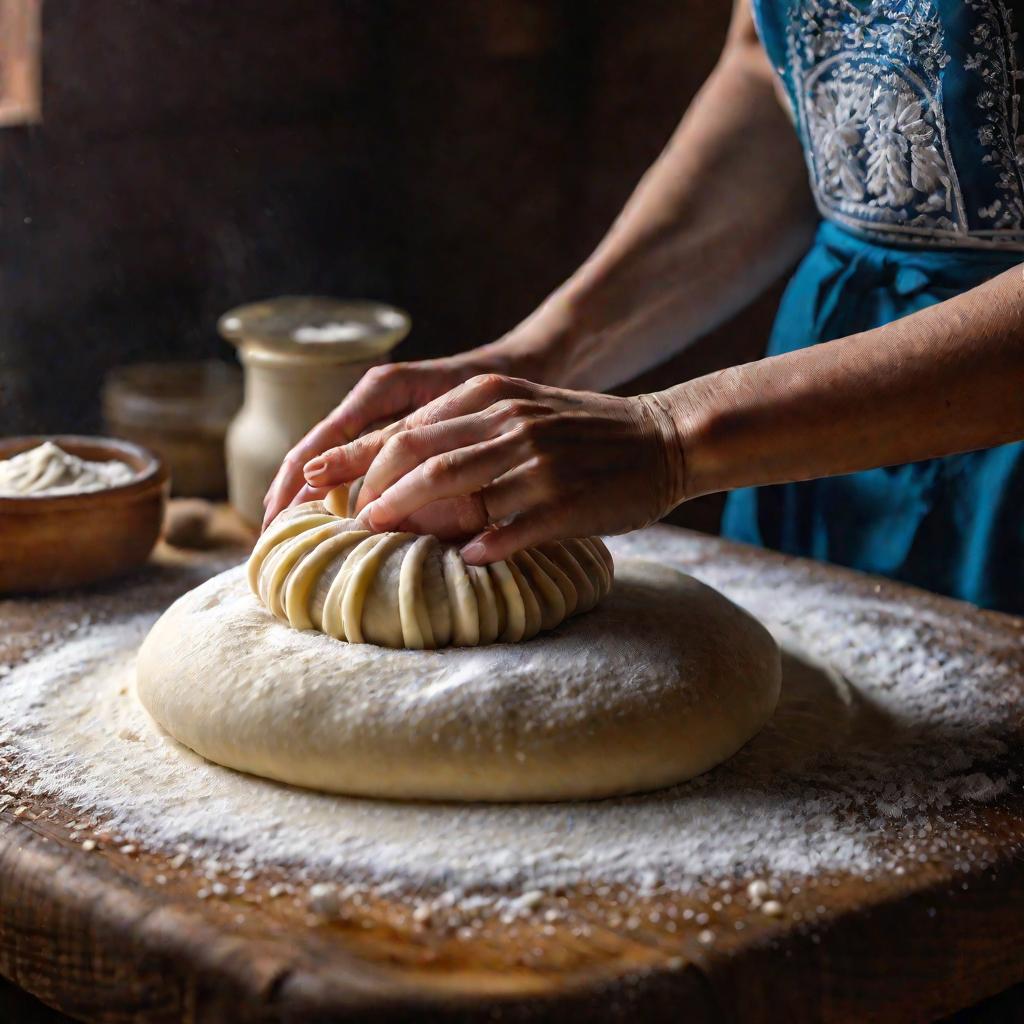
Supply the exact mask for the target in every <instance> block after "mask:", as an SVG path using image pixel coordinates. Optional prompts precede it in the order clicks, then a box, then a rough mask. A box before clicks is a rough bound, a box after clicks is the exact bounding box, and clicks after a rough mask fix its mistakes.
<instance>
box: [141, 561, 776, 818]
mask: <svg viewBox="0 0 1024 1024" xmlns="http://www.w3.org/2000/svg"><path fill="white" fill-rule="evenodd" d="M618 569H619V571H618V578H617V580H616V585H615V589H614V591H613V592H612V594H611V595H610V596H609V597H608V599H607V600H605V601H604V602H602V603H601V604H600V605H599V606H598V607H597V608H595V609H594V610H593V611H592V612H590V613H589V614H588V615H584V616H582V617H580V618H578V619H573V620H570V621H568V622H565V623H563V624H562V625H561V626H559V627H557V628H555V629H553V630H552V631H551V632H548V633H543V634H541V635H540V636H538V637H536V638H535V639H533V640H532V641H530V642H529V643H525V644H497V645H492V646H488V647H476V648H472V647H470V648H460V647H449V648H445V649H443V650H438V651H409V650H391V649H388V648H384V647H376V646H372V645H369V644H339V643H337V642H336V641H335V640H333V639H332V638H330V637H328V636H325V635H323V634H321V633H317V632H314V631H309V630H307V631H302V632H300V631H298V630H294V629H290V628H288V626H286V625H284V624H283V623H281V622H278V621H277V620H276V619H274V618H273V617H272V616H270V615H268V614H267V612H266V610H265V609H264V608H262V607H261V606H260V605H259V603H258V602H257V601H255V600H254V599H253V596H252V594H251V593H250V592H249V588H248V586H247V585H246V580H245V571H244V569H243V568H242V567H238V568H236V569H231V570H229V571H228V572H226V573H222V574H221V575H220V576H217V577H214V578H213V579H212V580H209V581H207V582H206V583H204V584H203V585H202V586H200V587H198V588H197V589H195V590H193V591H191V592H190V593H188V594H186V595H184V596H183V597H182V598H180V599H179V600H178V601H176V602H175V603H174V604H173V605H172V606H171V608H170V609H169V610H168V611H167V612H166V613H165V614H164V615H163V616H162V617H161V618H160V620H159V621H158V622H157V623H156V625H155V626H154V627H153V629H152V631H151V632H150V634H149V636H148V637H147V638H146V641H145V643H144V644H143V645H142V648H141V651H140V653H139V660H138V693H139V696H140V698H141V699H142V702H143V704H144V705H145V706H146V708H147V709H148V710H149V712H150V714H152V715H153V717H154V718H155V719H156V720H157V721H158V722H159V723H160V724H161V725H162V726H163V727H164V728H165V729H166V730H167V731H168V732H169V733H170V734H171V735H172V736H174V737H175V738H176V739H178V740H179V741H181V742H182V743H184V744H186V745H187V746H189V747H191V748H192V749H193V750H195V751H197V752H198V753H200V754H202V755H203V756H205V757H207V758H209V759H210V760H212V761H216V762H218V763H220V764H223V765H227V766H229V767H232V768H237V769H240V770H242V771H247V772H252V773H254V774H257V775H263V776H266V777H268V778H272V779H278V780H281V781H283V782H289V783H293V784H295V785H299V786H308V787H311V788H315V789H321V790H327V791H332V792H338V793H348V794H352V795H357V796H372V797H393V798H399V799H436V800H558V799H571V798H587V797H602V796H610V795H612V794H616V793H628V792H635V791H640V790H645V789H654V788H657V787H661V786H665V785H669V784H670V783H674V782H679V781H682V780H685V779H688V778H691V777H693V776H695V775H699V774H700V773H702V772H705V771H707V770H708V769H709V768H712V767H713V766H714V765H716V764H718V763H719V762H721V761H723V760H725V759H726V758H728V757H729V756H731V755H732V754H733V753H735V752H736V750H738V749H739V748H740V747H741V746H742V745H743V744H744V743H745V742H746V741H747V740H748V739H750V738H751V737H752V736H754V735H755V734H756V733H757V732H758V731H759V730H760V729H761V727H762V726H763V725H764V724H765V722H766V721H767V720H768V718H769V717H770V716H771V714H772V712H773V710H774V708H775V704H776V701H777V699H778V694H779V683H780V677H781V669H780V659H779V651H778V647H777V646H776V643H775V641H774V640H773V639H772V637H771V635H770V634H769V633H768V631H767V630H766V629H765V628H764V627H763V626H761V624H760V623H759V622H757V621H756V620H755V619H754V618H752V617H751V616H750V615H749V614H747V613H746V612H745V611H743V610H741V609H740V608H738V607H737V606H736V605H734V604H733V603H732V602H731V601H729V600H728V599H727V598H725V597H724V596H723V595H722V594H720V593H719V592H718V591H716V590H712V589H711V588H710V587H707V586H704V585H703V584H701V583H698V582H697V581H696V580H694V579H692V578H691V577H689V576H686V575H684V574H682V573H680V572H677V571H675V570H672V569H668V568H665V567H663V566H661V565H658V564H656V563H654V562H649V561H639V560H633V559H628V560H626V561H625V562H624V563H621V564H620V565H619V567H618Z"/></svg>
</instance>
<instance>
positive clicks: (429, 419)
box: [405, 373, 538, 429]
mask: <svg viewBox="0 0 1024 1024" xmlns="http://www.w3.org/2000/svg"><path fill="white" fill-rule="evenodd" d="M537 390H538V386H537V385H535V384H531V383H530V382H529V381H525V380H519V379H518V378H516V377H503V376H501V374H497V373H484V374H480V375H478V376H476V377H470V379H469V380H467V381H465V382H464V383H462V384H459V385H457V386H456V387H454V388H452V389H451V390H450V391H447V392H445V394H443V395H441V396H440V397H439V398H435V399H434V401H432V402H428V403H427V404H426V405H424V406H423V407H422V408H420V409H417V410H416V412H414V413H412V414H410V415H409V416H407V417H406V418H405V425H406V429H409V428H412V427H423V426H426V425H427V424H430V423H440V422H441V421H442V420H450V419H454V418H455V417H456V416H465V415H467V414H469V413H473V412H481V411H483V410H484V409H486V408H488V407H489V406H492V405H494V404H495V403H496V402H500V401H501V400H502V399H515V398H526V399H528V398H532V397H533V396H534V395H535V393H536V392H537Z"/></svg>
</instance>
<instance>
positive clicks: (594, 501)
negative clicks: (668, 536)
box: [304, 374, 687, 565]
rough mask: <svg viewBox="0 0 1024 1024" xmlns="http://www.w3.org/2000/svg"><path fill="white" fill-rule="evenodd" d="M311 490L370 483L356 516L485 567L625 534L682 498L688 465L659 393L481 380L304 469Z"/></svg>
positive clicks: (326, 454) (489, 377)
mask: <svg viewBox="0 0 1024 1024" xmlns="http://www.w3.org/2000/svg"><path fill="white" fill-rule="evenodd" d="M304 472H305V476H306V480H307V481H308V484H309V486H310V487H311V488H315V489H317V490H318V491H320V490H322V489H324V488H329V487H334V486H338V485H340V484H343V483H348V482H349V481H352V480H355V479H356V478H357V477H359V476H363V475H365V480H364V482H363V486H362V490H361V491H360V493H359V501H358V506H357V507H358V509H359V511H360V516H361V518H362V519H363V520H364V521H365V522H366V523H367V524H368V525H369V526H370V527H371V528H372V529H374V530H377V531H388V530H397V529H401V528H404V527H410V528H413V529H416V530H418V531H419V532H430V533H435V534H437V535H438V536H442V537H449V538H454V537H459V538H465V537H467V536H470V535H474V534H475V536H472V539H471V540H470V541H469V542H468V543H467V544H465V546H464V547H463V548H462V554H463V557H464V558H465V559H466V561H467V562H469V563H471V564H476V565H483V564H486V563H489V562H494V561H497V560H499V559H502V558H506V557H507V556H509V555H511V554H513V553H514V552H516V551H518V550H520V549H521V548H524V547H529V546H530V545H534V544H540V543H543V542H544V541H550V540H558V539H563V538H566V537H582V536H588V535H591V534H602V533H605V534H607V533H624V532H626V531H627V530H633V529H637V528H639V527H641V526H647V525H648V524H650V523H652V522H654V521H655V520H657V519H659V518H661V516H663V515H664V514H665V513H666V512H668V511H669V510H670V509H672V508H673V507H674V506H675V505H677V504H678V503H679V502H680V501H682V500H683V499H684V498H685V497H686V496H687V494H686V490H687V488H686V472H685V457H684V452H683V450H682V446H681V444H680V441H679V436H678V432H677V430H676V427H675V424H674V421H673V419H672V417H671V415H670V414H669V412H668V410H667V408H665V407H664V406H663V405H662V404H661V403H660V402H659V397H658V396H656V395H641V396H638V397H636V398H619V397H615V396H612V395H602V394H596V393H592V392H585V391H567V390H564V389H561V388H553V387H546V386H544V385H541V384H532V383H530V382H529V381H525V380H518V379H516V378H513V377H504V376H500V375H498V374H484V375H482V376H478V377H473V378H472V379H470V380H468V381H466V383H464V384H461V385H459V386H458V387H456V388H453V389H452V390H451V391H449V392H448V393H447V394H444V395H442V396H441V397H440V398H438V399H435V400H434V401H433V402H430V403H429V404H428V405H425V406H423V407H422V408H421V409H418V410H417V411H416V412H414V413H412V414H411V415H409V416H407V417H405V418H404V419H402V420H399V421H398V422H396V423H393V424H391V425H390V426H388V427H386V428H384V429H383V430H377V431H374V432H373V433H370V434H366V435H365V436H363V437H360V438H357V439H356V440H354V441H352V442H351V443H349V444H345V445H342V446H340V447H338V448H332V449H330V450H329V451H326V452H324V453H323V454H322V455H320V456H319V457H317V458H315V459H311V460H310V461H309V462H308V463H306V465H305V467H304Z"/></svg>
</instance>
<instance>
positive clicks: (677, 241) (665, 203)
mask: <svg viewBox="0 0 1024 1024" xmlns="http://www.w3.org/2000/svg"><path fill="white" fill-rule="evenodd" d="M806 181H807V179H806V171H805V168H804V164H803V158H802V155H801V152H800V147H799V144H798V142H797V139H796V136H795V133H794V131H793V128H792V125H791V124H790V123H789V120H788V118H787V116H786V114H785V113H784V111H783V110H782V108H781V107H780V105H779V103H778V100H777V98H776V95H775V91H774V86H773V81H772V73H771V69H770V67H769V65H768V61H767V58H766V57H765V55H764V53H763V51H762V50H761V48H760V44H759V43H758V41H757V38H756V36H755V35H754V33H753V28H752V25H751V24H750V22H749V14H748V13H747V12H746V9H745V6H744V5H742V4H741V5H739V7H738V11H737V18H736V24H734V26H733V29H732V31H731V33H730V40H729V42H728V44H727V46H726V49H725V51H724V53H723V56H722V58H721V60H720V62H719V64H718V66H717V68H716V69H715V71H714V73H713V74H712V76H711V77H710V78H709V80H708V82H707V83H706V84H705V86H704V88H703V89H702V90H701V92H700V94H699V95H698V97H697V98H696V99H695V100H694V102H693V104H692V105H691V107H690V110H689V111H688V113H687V115H686V117H685V118H684V119H683V122H682V123H681V125H680V126H679V128H678V129H677V131H676V133H675V135H674V137H673V138H672V140H671V142H670V143H669V145H668V146H667V147H666V149H665V151H664V152H663V154H662V155H661V157H660V158H659V159H658V161H657V162H656V163H655V164H654V166H653V167H652V168H651V169H650V170H649V171H648V173H647V174H646V175H645V177H644V179H643V180H642V181H641V183H640V185H639V186H638V187H637V189H636V191H635V193H634V194H633V196H632V198H631V199H630V201H629V202H628V204H627V205H626V207H625V209H624V210H623V212H622V214H621V215H620V216H619V218H618V220H617V221H616V223H615V224H614V226H613V227H612V229H611V230H610V231H609V233H608V235H607V236H606V237H605V239H604V240H603V241H602V242H601V244H600V245H599V247H598V248H597V250H596V251H595V252H594V254H593V255H592V256H591V258H590V259H589V260H588V261H587V262H586V263H585V264H584V265H583V266H582V267H581V268H580V270H579V271H578V272H577V273H576V274H574V275H573V277H572V278H571V279H570V280H569V281H568V282H566V284H565V285H563V286H562V287H561V288H560V289H558V291H556V292H555V293H554V294H553V295H552V296H551V297H550V298H549V299H548V300H547V301H546V302H545V303H544V304H543V305H542V306H541V308H540V309H539V310H538V311H537V312H536V313H535V314H534V315H533V316H532V317H531V318H530V319H529V320H527V321H526V322H524V323H523V324H522V325H520V327H519V328H517V329H516V330H515V331H513V332H511V334H510V335H509V336H508V337H507V338H506V339H503V340H502V341H501V342H499V343H497V344H496V345H495V346H493V347H492V348H493V350H494V351H495V352H496V353H499V354H500V353H502V352H507V351H509V350H511V351H514V352H515V353H516V356H517V357H518V356H520V355H522V354H523V353H527V354H528V355H529V357H530V365H529V367H528V369H527V370H526V371H524V372H522V373H521V375H522V376H532V377H533V378H534V379H539V380H543V381H545V382H546V383H551V384H557V385H559V386H563V387H575V388H593V389H604V388H607V387H610V386H612V385H614V384H617V383H620V382H621V381H623V380H626V379H629V378H630V377H632V376H635V375H636V374H638V373H640V372H642V371H643V370H645V369H647V368H649V367H651V366H653V365H655V364H656V363H658V362H660V361H662V360H664V359H665V358H667V357H668V356H669V355H671V354H672V353H673V352H674V351H678V350H679V349H680V348H682V347H684V346H685V345H686V344H688V343H689V342H690V341H692V340H693V339H695V338H696V337H699V336H700V335H701V334H703V333H706V332H707V331H708V330H710V329H711V328H712V327H714V326H715V325H716V324H717V323H719V322H721V321H722V320H724V319H726V318H728V317H729V316H730V315H731V314H732V313H734V312H735V311H736V310H737V309H739V308H741V307H742V306H743V305H745V304H746V303H747V302H748V301H750V299H752V298H753V297H754V296H755V295H756V294H757V293H758V292H760V291H761V290H762V289H763V288H764V287H765V286H766V285H767V284H768V283H769V282H770V281H772V280H773V279H774V278H775V277H777V276H778V274H779V273H780V272H781V271H782V270H783V269H784V268H785V267H786V266H788V265H789V264H790V263H791V262H792V261H793V260H794V259H795V258H796V257H797V255H798V254H799V253H800V251H801V250H802V248H803V247H804V246H805V245H806V242H807V239H808V237H809V234H810V231H811V229H812V226H813V224H814V222H815V220H816V217H815V215H814V211H813V205H812V202H811V199H810V195H809V190H808V188H807V183H806Z"/></svg>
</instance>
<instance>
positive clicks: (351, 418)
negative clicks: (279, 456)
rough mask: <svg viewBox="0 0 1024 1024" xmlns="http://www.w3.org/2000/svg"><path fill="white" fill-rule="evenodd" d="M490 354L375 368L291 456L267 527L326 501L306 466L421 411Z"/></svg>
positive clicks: (267, 501)
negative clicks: (308, 480)
mask: <svg viewBox="0 0 1024 1024" xmlns="http://www.w3.org/2000/svg"><path fill="white" fill-rule="evenodd" d="M484 351H485V350H477V351H476V352H467V353H463V354H461V355H458V356H453V357H451V358H448V359H429V360H423V361H421V362H415V363H386V364H384V365H382V366H374V367H371V369H369V370H368V371H367V372H366V374H365V375H364V376H363V377H362V378H361V379H360V381H359V383H358V384H356V386H355V387H354V388H353V389H352V390H351V391H350V392H349V394H348V395H347V396H346V397H345V399H344V401H342V403H341V404H340V405H339V406H338V407H337V408H336V409H335V410H334V411H333V412H332V413H331V414H330V415H328V416H326V417H325V418H324V419H322V420H321V421H320V422H319V423H318V424H317V425H316V426H315V427H314V428H313V429H312V430H311V431H310V432H309V433H308V434H306V436H305V437H304V438H303V439H302V440H301V441H300V442H299V443H298V444H297V445H296V446H295V447H294V448H293V449H292V450H291V451H290V452H289V453H288V455H287V456H286V457H285V460H284V461H283V462H282V463H281V468H280V469H279V470H278V471H277V476H275V477H274V481H273V483H272V484H271V485H270V490H268V491H267V495H266V497H265V498H264V499H263V504H264V506H265V507H266V515H265V516H264V519H263V528H264V529H266V527H267V526H268V525H269V524H270V522H271V521H272V520H273V519H274V517H275V516H276V515H277V514H278V513H279V512H280V511H281V510H282V509H283V508H286V507H287V506H288V505H294V504H297V503H298V502H300V501H314V500H316V499H319V498H322V497H323V496H324V495H325V494H326V491H324V490H322V489H318V488H312V487H308V486H304V485H305V480H304V479H303V476H302V467H303V465H305V463H306V462H308V461H309V460H310V459H312V458H314V457H315V456H317V455H319V454H320V453H321V452H323V451H325V450H326V449H328V448H334V447H335V446H336V445H342V444H345V443H346V442H348V441H351V440H352V439H353V438H355V437H358V436H359V435H360V434H361V433H362V432H363V431H364V430H365V429H366V428H367V427H369V426H371V425H372V424H374V423H379V422H381V421H382V420H383V421H387V420H391V419H394V418H395V417H397V416H401V415H403V414H404V413H406V412H408V411H409V410H411V409H416V408H419V407H420V406H422V405H425V404H426V403H427V402H429V401H431V400H432V399H434V398H437V396H438V395H443V394H444V393H445V392H446V391H449V390H450V389H451V388H453V387H455V386H456V385H457V384H460V383H462V382H463V381H465V380H468V379H469V378H470V377H472V376H473V375H474V374H478V373H480V372H481V370H482V369H486V368H487V360H485V359H484V357H483V352H484Z"/></svg>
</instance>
